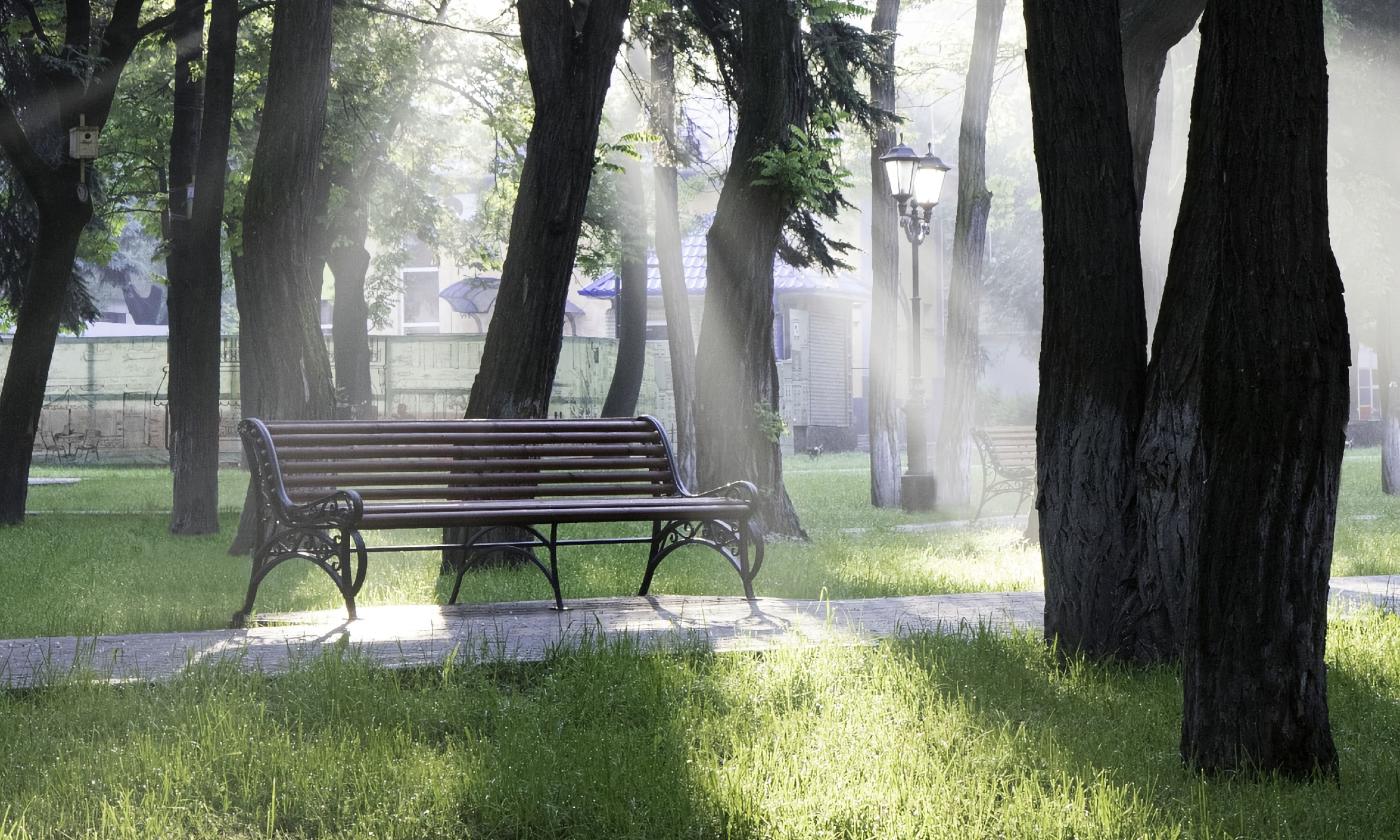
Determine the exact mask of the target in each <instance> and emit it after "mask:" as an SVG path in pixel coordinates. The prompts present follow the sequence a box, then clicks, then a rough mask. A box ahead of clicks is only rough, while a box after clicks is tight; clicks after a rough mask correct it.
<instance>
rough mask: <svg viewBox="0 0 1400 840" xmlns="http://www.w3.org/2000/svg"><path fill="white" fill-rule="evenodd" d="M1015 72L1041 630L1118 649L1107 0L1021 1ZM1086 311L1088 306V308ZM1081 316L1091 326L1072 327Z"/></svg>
mask: <svg viewBox="0 0 1400 840" xmlns="http://www.w3.org/2000/svg"><path fill="white" fill-rule="evenodd" d="M1025 14H1026V36H1027V48H1026V67H1027V73H1028V75H1029V79H1030V88H1031V113H1032V117H1033V129H1034V139H1035V153H1036V168H1037V172H1038V174H1039V178H1040V192H1041V201H1042V212H1043V215H1044V234H1045V315H1044V324H1043V328H1042V334H1041V351H1040V398H1039V405H1038V408H1037V414H1036V432H1037V433H1036V467H1037V480H1036V484H1037V488H1036V489H1037V499H1036V506H1037V509H1038V510H1039V516H1040V541H1041V556H1042V559H1043V563H1044V570H1045V635H1046V638H1047V640H1049V641H1051V642H1052V643H1055V642H1058V648H1057V649H1058V651H1059V652H1060V653H1061V654H1062V655H1067V654H1072V653H1075V652H1082V653H1084V654H1085V655H1088V656H1090V657H1112V656H1126V655H1127V654H1128V653H1129V652H1130V650H1129V649H1127V648H1125V645H1124V639H1123V634H1122V633H1121V631H1120V629H1119V625H1118V618H1119V615H1118V612H1119V603H1120V602H1121V601H1122V599H1123V598H1124V597H1125V595H1126V594H1127V593H1128V590H1129V584H1130V583H1131V581H1132V578H1133V572H1134V564H1135V556H1136V550H1135V545H1134V540H1133V533H1134V527H1135V517H1134V510H1133V506H1132V503H1133V485H1134V482H1133V473H1132V452H1133V444H1134V441H1135V439H1136V436H1137V425H1138V419H1139V417H1140V416H1141V412H1142V395H1143V376H1144V370H1145V367H1146V346H1145V344H1146V339H1145V325H1144V322H1143V307H1142V269H1141V261H1140V259H1139V256H1138V232H1137V221H1136V213H1135V198H1134V194H1133V154H1132V145H1131V143H1130V139H1129V135H1128V113H1127V105H1126V101H1125V99H1124V97H1123V96H1121V95H1114V94H1113V93H1112V92H1115V91H1122V90H1123V67H1122V63H1121V61H1120V60H1119V56H1120V55H1121V52H1120V48H1119V35H1118V3H1117V0H1088V1H1087V2H1083V3H1072V4H1064V3H1054V2H1050V0H1027V2H1026V4H1025ZM1090 313H1092V314H1090ZM1086 321H1087V322H1090V323H1092V325H1093V326H1092V329H1086V328H1085V324H1086Z"/></svg>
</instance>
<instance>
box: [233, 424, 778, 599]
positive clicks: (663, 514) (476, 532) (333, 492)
mask: <svg viewBox="0 0 1400 840" xmlns="http://www.w3.org/2000/svg"><path fill="white" fill-rule="evenodd" d="M590 422H591V423H593V424H594V425H597V424H601V423H605V422H607V421H567V420H556V421H503V420H494V421H470V420H466V421H391V422H388V421H359V422H357V421H327V422H325V423H316V422H314V421H308V422H306V423H304V424H302V423H296V422H285V421H284V422H280V423H265V422H264V421H262V420H259V419H257V418H247V419H245V420H243V421H242V422H241V423H240V424H239V435H240V437H241V438H242V440H243V445H244V450H245V452H246V454H247V459H248V465H249V468H250V469H251V471H252V486H253V491H254V500H255V504H256V505H257V537H256V547H255V548H254V550H253V566H252V572H251V575H250V578H249V582H248V592H247V597H246V598H245V600H244V604H243V607H242V609H240V610H239V612H237V613H235V614H234V617H233V623H234V626H236V627H237V626H244V625H246V623H247V621H248V619H249V617H250V616H251V615H252V612H253V605H254V602H255V600H256V598H257V592H258V588H259V586H260V585H261V584H262V582H263V580H264V579H265V578H266V577H267V576H268V574H269V573H270V572H271V571H272V570H273V569H275V568H277V567H278V566H280V565H281V564H282V563H284V562H286V561H288V560H293V559H298V558H300V559H303V560H306V561H308V562H310V563H312V564H314V565H315V566H317V567H318V568H320V569H321V570H322V571H323V572H325V573H326V575H327V576H328V577H330V579H331V581H332V582H333V583H334V584H335V586H336V588H337V590H339V592H340V594H341V596H342V597H343V598H344V601H345V607H346V611H347V614H348V616H349V618H350V619H351V620H353V619H354V618H355V617H356V610H355V598H356V596H357V595H358V594H359V592H360V589H361V587H362V586H363V585H364V581H365V575H366V571H367V568H368V558H369V555H370V554H372V553H378V552H387V551H438V550H461V556H462V557H463V562H461V563H460V564H459V565H458V566H457V568H456V570H455V571H456V580H455V581H454V583H453V586H452V594H451V596H450V597H449V599H448V602H449V603H452V604H455V603H456V602H457V597H458V595H459V594H460V592H461V587H462V580H463V578H464V576H465V574H466V572H467V569H468V568H469V565H470V564H469V563H468V562H467V561H468V560H469V559H470V558H471V557H472V556H473V555H474V554H478V553H486V552H509V553H514V554H518V555H520V556H522V557H524V558H525V559H526V560H527V561H528V562H529V563H531V564H532V565H534V566H535V567H536V568H537V569H538V570H539V571H540V572H541V573H542V574H543V575H544V576H545V579H546V580H547V581H548V582H549V586H550V589H551V591H552V593H553V596H554V606H555V608H556V609H560V610H563V609H566V607H565V606H564V597H563V592H562V589H561V587H560V581H559V564H558V553H559V547H560V546H575V545H618V544H645V545H647V547H648V555H647V563H646V569H645V572H644V573H643V576H642V582H641V586H640V588H639V589H638V593H637V594H638V595H639V596H640V595H646V594H647V593H648V592H649V591H650V588H651V582H652V578H653V576H654V575H655V573H656V570H657V567H659V566H660V565H661V562H662V561H663V560H665V559H666V558H667V557H669V556H670V555H671V554H673V553H674V552H676V551H677V550H679V549H681V548H684V547H686V546H692V545H698V546H705V547H708V548H710V549H713V550H714V551H716V552H718V553H719V554H720V555H721V556H723V557H724V558H725V559H726V560H727V561H728V562H729V563H730V565H731V566H733V567H734V570H735V571H736V572H737V573H738V574H739V578H740V580H741V581H742V583H743V587H744V597H745V598H747V599H749V600H753V599H754V597H755V596H754V590H753V581H754V579H755V578H756V577H757V576H758V572H759V569H760V568H761V567H762V565H763V554H764V544H763V535H762V533H761V531H760V530H759V525H758V522H757V520H756V514H757V503H758V493H757V490H756V489H755V487H754V485H753V484H751V483H750V482H747V481H735V482H731V483H729V484H725V485H723V486H721V487H717V488H715V489H713V490H709V491H706V492H704V493H692V492H690V491H689V490H687V489H686V487H685V485H684V483H683V482H682V481H681V479H680V476H679V475H677V474H676V471H675V457H674V453H673V452H672V449H671V444H670V441H669V439H668V438H667V436H666V432H665V429H664V428H663V427H662V426H661V424H660V422H658V421H657V420H656V419H655V418H652V417H639V418H637V419H636V420H635V421H629V422H632V423H634V424H645V425H646V426H647V427H648V428H649V429H651V430H654V432H655V434H656V436H657V438H658V443H659V445H660V448H661V450H662V451H664V454H665V460H666V468H665V472H666V473H667V475H666V477H665V478H664V479H663V480H661V481H659V482H658V485H660V486H668V487H674V488H675V489H674V493H669V494H665V495H659V494H657V493H650V494H648V493H639V494H637V495H622V496H615V497H613V496H610V497H606V498H603V499H592V498H590V499H588V500H587V501H586V502H584V503H582V504H583V505H586V506H587V509H586V510H579V511H576V512H574V513H572V514H570V513H568V512H565V513H564V514H562V515H561V514H559V513H558V512H556V513H554V514H553V515H550V516H548V517H546V518H544V519H542V520H539V521H533V520H531V516H532V514H534V513H536V512H537V511H536V508H538V507H539V506H538V505H537V504H531V502H538V501H539V500H538V499H535V498H533V497H525V498H519V499H515V500H513V501H514V504H512V500H508V499H498V498H489V499H474V500H473V499H464V500H462V501H460V502H445V503H444V502H424V503H423V504H422V507H421V510H420V512H419V513H418V514H417V517H416V518H422V517H424V516H427V517H432V518H433V520H434V521H433V523H432V524H431V525H418V526H408V527H438V526H442V527H465V528H466V529H467V532H466V533H467V539H466V540H465V541H464V542H462V543H441V542H439V543H431V544H413V545H375V546H368V545H366V544H365V541H364V539H363V537H362V536H361V534H362V532H363V531H366V530H392V529H394V528H395V526H393V525H386V526H384V527H375V526H373V525H369V526H366V525H365V524H364V522H363V520H364V517H365V514H366V512H367V511H368V512H371V513H373V511H374V509H375V507H374V505H372V504H371V505H368V506H367V505H366V502H365V501H364V499H363V498H362V496H361V492H360V491H358V490H356V489H352V488H340V487H336V488H325V489H327V490H330V492H326V493H325V494H324V495H320V496H319V497H318V498H313V499H309V500H306V501H296V500H294V499H293V496H292V493H289V490H288V487H287V482H286V480H285V478H286V477H285V476H284V473H283V465H282V462H281V460H280V459H279V458H278V452H277V442H276V438H277V433H276V431H275V430H276V429H278V428H288V427H297V426H304V427H305V428H311V427H327V428H335V429H353V428H354V427H361V428H363V429H364V430H365V432H363V433H362V434H364V435H367V436H368V437H370V438H372V437H373V436H374V432H373V431H372V430H373V429H374V428H376V427H378V428H385V427H395V428H400V429H403V428H408V427H411V426H412V425H413V424H423V426H424V427H425V428H426V427H432V428H433V429H442V428H446V427H449V426H457V425H460V427H461V428H463V429H468V428H472V427H473V424H475V425H476V427H489V428H491V429H493V430H498V429H502V428H505V429H507V430H509V428H510V427H511V426H512V425H513V424H516V425H518V426H519V427H520V428H521V429H522V430H523V429H532V428H534V429H537V428H540V427H542V426H543V425H548V426H552V427H555V426H557V427H562V428H567V427H568V424H570V423H582V424H585V425H587V424H589V423H590ZM269 426H271V427H272V428H271V429H270V428H269ZM653 446H654V445H653ZM556 448H557V447H556ZM589 454H590V452H589V448H588V445H587V444H581V445H580V447H579V451H578V457H581V458H586V457H588V456H589ZM456 464H460V469H461V470H462V471H463V472H470V471H471V470H472V467H473V461H472V460H471V459H470V458H468V457H459V458H458V459H457V461H456ZM456 464H454V466H455V465H456ZM487 466H489V463H488V464H487ZM642 487H643V488H645V487H646V485H642ZM525 492H528V488H527V489H526V491H525ZM667 500H672V501H674V502H675V503H676V505H697V504H701V503H699V501H698V500H710V501H711V502H713V503H714V505H712V507H716V508H717V507H721V506H722V507H723V508H725V509H726V510H728V511H729V512H731V513H737V514H738V515H735V516H723V517H714V516H703V517H699V518H686V517H676V516H674V515H671V514H675V513H677V512H681V513H684V512H688V511H685V510H680V511H678V510H676V509H674V506H668V504H667ZM721 503H722V504H721ZM649 504H654V505H656V507H655V511H654V513H649V510H648V505H649ZM478 505H479V506H489V507H490V510H489V511H487V512H484V511H482V510H480V509H478V507H477V506H478ZM568 505H569V503H568V502H563V503H559V504H558V505H555V507H558V508H567V507H568ZM704 510H706V507H696V512H703V511H704ZM405 515H409V516H411V515H410V514H405ZM491 520H500V521H491ZM622 521H631V522H647V521H650V523H651V533H650V535H646V536H641V535H639V536H619V537H593V538H561V537H560V536H559V526H561V525H571V524H582V523H601V522H622ZM506 529H509V531H510V533H509V534H507V535H505V536H499V535H500V532H501V531H503V530H506ZM521 532H524V533H525V534H527V535H528V537H527V538H524V539H522V538H520V536H519V535H520V534H521ZM493 534H495V535H498V538H495V539H489V537H491V536H492V535H493ZM537 550H539V551H541V552H542V553H543V554H544V555H545V558H546V559H543V560H542V559H541V558H540V556H539V554H537Z"/></svg>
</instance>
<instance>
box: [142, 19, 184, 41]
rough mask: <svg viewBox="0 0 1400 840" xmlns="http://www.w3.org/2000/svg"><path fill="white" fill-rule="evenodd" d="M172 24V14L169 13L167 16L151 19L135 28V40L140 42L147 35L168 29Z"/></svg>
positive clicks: (173, 20)
mask: <svg viewBox="0 0 1400 840" xmlns="http://www.w3.org/2000/svg"><path fill="white" fill-rule="evenodd" d="M174 22H175V13H174V12H170V13H169V14H164V15H161V16H159V17H153V18H151V19H150V20H148V21H146V22H145V23H143V24H142V25H141V26H139V27H137V28H136V40H138V41H140V40H141V39H142V38H145V37H146V36H147V35H154V34H155V33H157V32H160V31H161V30H162V29H169V28H170V25H171V24H172V23H174Z"/></svg>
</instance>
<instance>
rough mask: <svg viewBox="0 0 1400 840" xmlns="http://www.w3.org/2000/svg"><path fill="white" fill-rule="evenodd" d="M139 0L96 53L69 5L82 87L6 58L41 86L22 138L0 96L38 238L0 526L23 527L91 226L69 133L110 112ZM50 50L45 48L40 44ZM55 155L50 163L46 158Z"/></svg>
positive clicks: (122, 7) (6, 387)
mask: <svg viewBox="0 0 1400 840" xmlns="http://www.w3.org/2000/svg"><path fill="white" fill-rule="evenodd" d="M141 6H142V0H116V2H115V3H114V4H112V6H111V11H110V16H109V17H108V19H107V24H106V27H105V28H104V29H103V31H102V35H101V38H100V39H98V40H99V43H97V44H96V50H95V53H96V55H93V52H94V50H93V47H94V43H93V41H94V38H93V37H92V36H93V31H92V27H91V23H92V21H91V10H90V9H89V8H88V4H87V3H86V2H73V3H69V4H68V11H69V13H70V14H71V15H72V16H73V19H69V20H67V21H66V28H67V31H66V32H65V34H64V37H65V43H64V44H63V46H62V49H63V51H65V53H68V54H74V53H76V54H82V55H85V56H91V57H92V58H94V59H95V60H93V61H92V62H91V65H90V69H89V71H88V74H87V76H86V78H85V79H83V80H81V81H80V80H79V79H77V78H75V77H74V75H73V73H72V65H71V62H70V61H68V60H67V59H66V58H65V59H64V60H54V59H55V58H56V56H54V55H52V54H49V53H45V52H26V50H27V49H30V48H32V47H34V46H37V45H39V42H38V41H37V40H35V39H26V40H28V45H27V46H24V47H20V48H18V49H16V50H13V51H11V53H10V55H9V58H10V60H11V61H12V62H14V63H15V64H20V65H26V66H25V67H24V72H26V73H27V74H30V75H31V78H32V79H34V80H40V79H42V82H41V83H40V84H39V87H40V88H41V89H43V90H44V91H45V94H44V98H43V100H42V101H34V102H26V103H25V106H26V108H27V110H28V111H29V112H31V113H32V112H34V111H38V112H40V113H45V112H47V114H48V118H46V119H38V118H36V119H35V120H34V121H33V123H31V124H30V125H29V127H28V129H26V128H25V127H24V126H23V125H21V123H20V121H19V118H18V115H17V113H16V106H15V103H14V102H13V101H12V99H11V97H10V92H9V91H8V90H6V89H5V87H4V86H0V150H3V152H4V154H5V157H6V158H7V160H8V161H9V163H10V165H11V167H12V168H13V169H14V171H15V172H16V174H17V175H18V176H19V178H20V180H21V181H22V182H23V183H24V187H25V189H27V190H28V191H29V195H30V197H31V198H33V200H34V204H35V209H36V211H37V212H36V215H37V217H38V224H39V231H38V235H37V237H36V241H35V245H34V255H33V257H32V259H31V262H30V266H29V277H28V279H27V280H26V285H25V287H24V299H23V301H22V302H21V303H20V306H19V311H18V312H17V313H16V318H15V336H14V339H13V340H12V342H11V345H10V360H9V362H8V365H7V367H6V371H5V381H4V384H3V386H0V525H8V524H18V523H20V522H22V521H24V506H25V502H26V500H27V499H28V496H29V466H30V460H31V458H32V457H33V451H34V437H35V433H36V432H37V430H38V425H39V415H40V413H41V412H42V411H43V407H44V388H45V386H46V385H47V383H48V377H49V364H50V363H51V362H52V360H53V349H54V345H55V344H56V343H57V341H58V329H59V325H60V322H61V321H62V318H63V310H64V306H65V303H66V301H67V300H68V295H69V287H70V285H71V284H72V280H73V259H74V257H75V256H76V254H77V251H78V240H79V238H80V237H81V236H82V232H83V228H84V226H86V224H87V222H88V221H89V220H90V219H91V218H92V213H93V208H92V203H91V200H90V199H89V191H88V187H87V185H86V183H85V182H84V180H83V172H84V170H83V168H82V166H81V165H80V164H79V163H78V161H75V160H72V159H70V158H69V157H68V156H67V155H66V154H65V152H66V148H67V137H66V136H65V135H66V132H67V129H68V128H69V127H72V126H76V125H77V124H78V122H79V119H78V118H79V115H82V117H83V118H84V119H85V120H86V122H87V124H88V125H91V126H97V127H99V128H100V127H102V126H103V125H105V124H106V122H107V116H108V114H109V113H110V112H111V109H112V99H113V97H114V96H115V94H116V90H117V82H118V81H119V80H120V79H121V75H122V72H123V71H124V70H125V69H126V63H127V60H128V59H129V58H130V57H131V52H132V50H133V49H134V48H135V46H136V40H137V38H136V34H137V26H138V24H139V22H140V18H141ZM42 47H45V48H48V47H49V45H48V44H42ZM55 151H56V152H57V154H56V155H55V157H56V158H57V162H56V163H51V162H50V161H49V160H48V159H47V158H46V156H47V155H50V154H53V153H55Z"/></svg>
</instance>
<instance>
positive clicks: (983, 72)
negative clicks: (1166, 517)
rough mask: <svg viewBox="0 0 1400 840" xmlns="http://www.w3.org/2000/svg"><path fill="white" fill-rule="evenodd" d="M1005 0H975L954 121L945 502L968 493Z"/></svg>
mask: <svg viewBox="0 0 1400 840" xmlns="http://www.w3.org/2000/svg"><path fill="white" fill-rule="evenodd" d="M1005 9H1006V0H978V2H977V21H976V24H975V26H974V30H973V36H972V60H971V63H970V64H969V65H968V69H967V85H966V86H965V87H964V88H963V110H962V128H961V130H960V131H959V134H958V215H957V221H956V223H955V225H954V228H953V284H952V287H951V288H950V289H949V291H948V338H947V349H946V351H945V356H944V358H945V359H946V363H947V373H946V377H947V379H946V382H945V385H944V387H943V418H942V422H941V423H940V425H939V432H938V449H937V454H936V461H935V466H934V473H935V474H936V475H937V476H938V494H939V496H940V497H942V500H943V502H944V503H945V504H948V505H966V504H967V503H968V501H969V500H970V499H971V498H972V480H971V464H972V422H973V417H974V415H975V412H976V408H977V379H978V375H977V374H978V370H977V369H978V365H979V363H980V361H981V340H980V338H979V335H980V332H981V331H980V329H979V326H980V325H979V320H980V319H981V317H982V266H983V263H984V261H985V259H986V253H987V214H988V213H989V212H990V211H991V208H992V194H991V192H990V191H988V190H987V111H988V109H989V108H990V106H991V102H992V77H993V75H994V73H995V71H996V64H997V43H998V41H999V40H1000V39H1001V18H1002V12H1003V11H1005Z"/></svg>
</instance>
